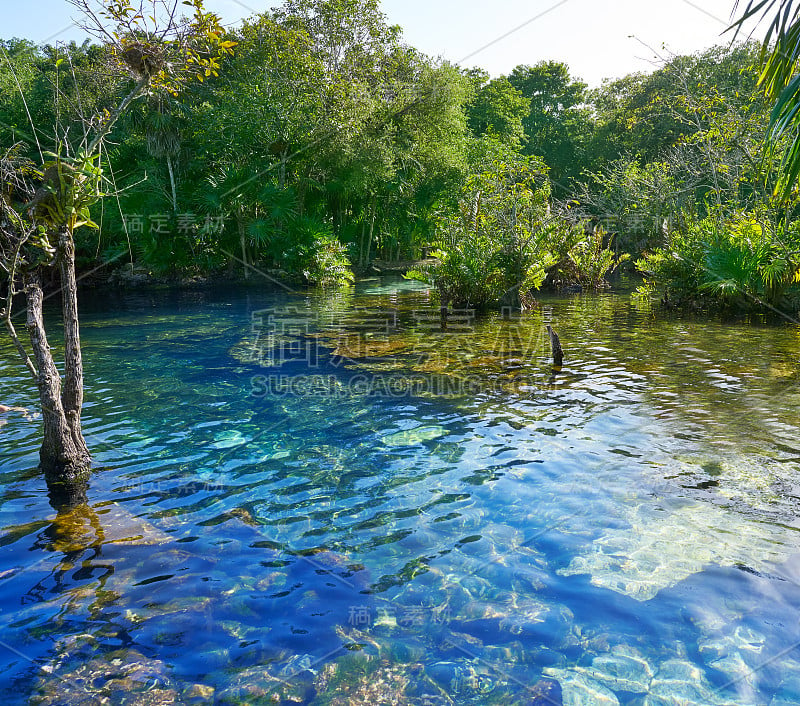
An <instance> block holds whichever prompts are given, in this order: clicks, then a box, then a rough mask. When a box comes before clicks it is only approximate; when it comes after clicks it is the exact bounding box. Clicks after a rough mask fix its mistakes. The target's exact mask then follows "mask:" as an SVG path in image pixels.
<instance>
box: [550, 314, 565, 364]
mask: <svg viewBox="0 0 800 706" xmlns="http://www.w3.org/2000/svg"><path fill="white" fill-rule="evenodd" d="M547 334H548V335H549V336H550V351H551V352H552V354H553V367H556V368H560V367H561V365H562V363H563V362H564V351H563V350H562V349H561V340H560V339H559V338H558V334H557V333H556V332H555V331H553V327H552V326H550V324H547Z"/></svg>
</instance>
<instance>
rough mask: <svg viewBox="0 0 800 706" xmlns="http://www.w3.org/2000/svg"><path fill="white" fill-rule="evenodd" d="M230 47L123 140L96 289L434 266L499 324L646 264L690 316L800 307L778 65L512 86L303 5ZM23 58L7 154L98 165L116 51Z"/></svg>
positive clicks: (14, 84)
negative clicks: (86, 155) (776, 123)
mask: <svg viewBox="0 0 800 706" xmlns="http://www.w3.org/2000/svg"><path fill="white" fill-rule="evenodd" d="M227 40H228V41H230V42H235V43H236V47H235V51H234V53H233V55H232V56H230V57H227V58H226V59H224V60H223V61H222V62H221V63H220V66H219V68H218V69H217V70H209V71H207V72H206V73H205V75H201V77H200V78H202V79H203V80H202V81H195V82H193V83H192V84H191V85H189V86H187V87H185V89H184V90H182V91H180V92H179V93H177V92H174V93H173V92H171V91H170V90H153V91H150V92H149V93H148V95H147V96H145V97H144V98H142V99H140V100H139V101H137V102H136V103H135V104H134V105H133V106H132V107H131V109H129V110H128V112H127V113H126V114H125V115H123V116H122V117H121V118H120V120H119V121H118V122H117V125H116V127H115V130H114V132H113V135H112V138H113V139H112V140H110V141H109V142H108V143H107V144H106V146H105V148H104V150H103V152H102V160H101V164H100V165H98V168H102V173H103V175H104V176H103V179H104V181H103V183H102V192H103V193H104V194H105V198H99V197H98V198H97V199H95V201H96V202H95V203H94V204H93V205H91V213H90V214H88V213H87V216H89V215H90V216H91V218H89V217H87V218H86V220H87V221H89V220H91V221H94V222H96V223H97V224H98V225H99V226H100V227H99V228H98V229H91V228H82V229H80V230H78V231H77V232H76V238H77V254H78V266H79V268H82V269H84V270H89V269H91V268H94V267H97V266H98V265H102V264H106V263H107V270H114V269H119V270H120V272H121V274H123V275H130V274H131V273H132V274H134V275H135V274H137V273H141V274H142V275H155V276H159V277H173V278H187V277H191V276H194V275H214V276H220V275H223V274H226V273H228V274H234V273H235V274H237V275H238V274H240V273H241V274H243V275H245V276H248V275H252V272H253V271H254V270H261V271H269V273H270V274H275V273H279V274H281V275H283V276H286V277H289V278H295V279H297V280H304V281H307V282H311V283H319V284H332V283H347V282H349V281H352V278H353V276H354V274H353V273H354V272H356V273H357V272H359V271H365V270H366V269H367V268H368V267H369V265H370V263H371V262H372V261H373V260H375V259H376V258H379V259H381V260H390V261H400V260H412V259H417V258H419V257H420V256H421V255H422V254H423V252H427V251H433V253H434V254H435V255H436V257H437V258H438V259H437V261H436V262H429V263H428V264H426V265H423V266H421V267H418V268H416V269H415V270H414V271H413V272H412V276H415V277H419V278H422V279H425V280H427V281H429V282H431V283H432V284H434V285H435V286H436V287H437V289H438V291H439V292H440V294H441V296H442V299H443V301H444V303H452V304H454V305H473V306H479V307H481V306H491V305H496V304H498V303H500V304H504V305H522V306H524V305H526V304H527V303H528V302H529V301H530V293H531V291H533V290H535V289H537V288H539V287H541V286H547V285H549V286H554V287H569V286H573V287H574V286H581V287H584V288H589V289H597V288H600V287H602V286H604V283H605V277H606V276H607V275H608V273H609V272H611V271H613V270H614V269H615V268H616V267H617V266H618V265H619V264H620V263H621V262H623V261H625V260H629V262H628V263H627V264H626V265H625V266H626V267H634V266H635V267H636V268H637V269H638V271H639V272H641V273H642V274H643V276H644V279H645V289H647V290H648V291H652V292H656V291H657V292H658V293H659V295H661V296H663V297H664V300H665V301H666V302H669V303H672V304H676V305H686V304H689V305H692V306H698V305H709V306H710V305H714V306H720V305H721V306H726V307H736V308H742V307H744V308H750V307H753V306H755V307H762V306H764V305H768V306H770V307H774V308H779V309H781V310H787V309H788V310H790V311H796V310H797V307H798V294H799V293H800V287H798V280H799V279H800V259H798V254H799V253H800V225H798V223H797V222H796V221H795V220H794V216H795V205H796V198H797V195H796V193H795V191H793V190H792V189H788V190H787V189H779V190H778V191H777V192H775V185H776V183H778V166H779V163H780V158H779V156H776V155H778V154H779V150H775V149H773V150H771V151H765V149H764V147H765V140H766V138H767V136H768V131H769V114H770V106H769V105H768V104H767V103H766V101H765V100H764V98H763V97H762V94H761V90H760V89H759V88H758V86H757V81H758V76H759V70H758V63H759V50H758V47H756V46H753V45H748V44H738V45H733V46H732V47H730V48H714V49H710V50H708V51H706V52H704V53H702V54H699V55H697V56H678V57H672V58H670V59H669V60H666V61H665V62H664V65H663V66H662V67H661V68H660V69H659V70H657V71H655V72H653V73H651V74H632V75H629V76H626V77H624V78H621V79H619V80H616V81H612V82H608V83H606V84H604V85H603V86H602V87H601V88H599V89H596V90H592V91H590V90H589V89H588V88H587V86H586V85H585V84H584V83H582V82H581V81H580V80H578V79H576V78H575V77H573V76H571V75H570V72H569V69H568V67H567V66H566V65H564V64H562V63H558V62H554V61H552V62H542V63H539V64H537V65H535V66H519V67H517V68H515V69H514V70H513V71H512V72H511V73H510V74H509V75H508V76H502V77H498V78H494V79H491V78H490V77H489V76H488V75H487V74H486V73H485V72H484V71H482V70H480V69H477V68H465V67H459V66H454V65H452V64H449V63H447V62H443V61H440V60H434V59H431V58H430V57H427V56H425V55H423V54H421V53H420V52H419V51H417V50H415V49H414V48H413V47H410V46H408V45H407V44H405V43H404V42H403V41H402V35H401V30H400V28H398V27H393V26H390V25H389V24H387V21H386V18H385V17H384V16H383V15H382V13H381V12H380V10H379V6H378V2H377V0H285V2H284V4H283V5H282V6H281V7H280V8H279V9H276V10H274V11H273V12H271V13H265V14H262V15H259V16H254V17H253V18H251V19H250V20H249V21H247V22H246V23H245V24H244V25H243V26H242V27H241V28H238V29H236V30H232V31H231V32H230V36H229V37H227ZM0 48H1V49H2V51H1V52H0V145H2V146H3V148H4V151H5V149H6V148H8V149H11V148H12V146H16V147H15V148H14V149H15V150H16V151H15V154H16V155H17V156H20V155H21V156H26V157H30V158H32V159H34V160H39V161H41V156H40V155H39V154H38V150H37V147H36V144H35V141H34V140H33V139H32V132H33V131H34V130H37V131H38V132H39V134H38V136H39V137H40V142H41V143H43V144H44V143H46V144H48V145H55V150H56V151H58V152H59V153H60V154H63V155H74V154H77V153H78V152H79V148H80V144H81V141H82V139H83V136H84V135H85V130H86V122H87V116H92V115H102V112H103V111H104V110H109V109H111V108H112V107H113V106H114V105H116V104H117V103H118V100H119V96H118V87H117V86H118V84H117V77H116V76H115V75H114V71H112V69H111V68H110V67H111V65H112V60H111V57H110V55H109V49H108V48H105V47H102V46H97V45H93V44H91V43H88V42H87V43H85V44H83V45H80V46H79V45H76V44H71V45H69V46H45V47H37V46H35V45H33V44H32V43H30V42H28V41H26V40H22V39H8V40H5V41H3V42H2V43H1V44H0ZM168 88H169V87H167V89H168ZM33 126H35V127H33ZM785 139H788V138H785ZM776 194H777V195H776Z"/></svg>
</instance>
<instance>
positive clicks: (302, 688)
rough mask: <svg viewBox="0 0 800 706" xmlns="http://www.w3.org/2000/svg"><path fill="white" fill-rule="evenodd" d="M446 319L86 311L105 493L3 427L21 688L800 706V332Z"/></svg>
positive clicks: (2, 487) (248, 308)
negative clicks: (51, 479)
mask: <svg viewBox="0 0 800 706" xmlns="http://www.w3.org/2000/svg"><path fill="white" fill-rule="evenodd" d="M437 311H438V310H437V309H436V307H435V306H434V305H433V304H432V302H431V301H430V299H429V296H428V293H427V292H426V291H424V290H422V289H419V288H418V287H417V286H415V285H411V284H408V283H399V284H398V283H394V284H393V283H386V284H380V283H377V282H371V283H370V282H368V283H363V284H361V285H359V287H358V288H357V290H356V291H355V293H349V294H342V293H339V294H311V295H300V294H297V295H292V294H286V295H280V296H279V295H275V294H269V293H265V294H259V293H254V292H253V291H248V292H237V293H210V292H202V293H197V292H193V293H186V292H184V293H164V294H135V295H129V296H124V297H119V298H109V297H103V298H97V299H92V298H85V300H84V312H85V318H84V326H83V336H84V349H85V355H86V359H87V369H88V370H87V404H86V411H85V429H86V436H87V440H88V442H89V445H90V447H91V448H92V450H93V452H94V455H95V460H96V466H97V471H96V473H95V474H94V476H93V478H92V481H91V487H90V490H89V505H88V506H84V507H82V508H78V509H77V510H75V511H73V512H71V513H63V512H62V513H61V514H60V515H57V513H56V512H55V511H54V510H53V509H52V508H51V507H50V505H49V503H48V498H47V493H46V489H45V486H44V482H43V480H42V478H41V477H40V476H39V474H38V473H37V472H36V470H35V469H36V461H37V459H36V455H37V435H38V421H36V420H34V421H30V420H27V419H24V418H23V417H22V416H21V415H14V414H12V415H6V416H5V417H4V418H3V419H5V420H6V421H7V424H6V425H5V426H3V427H2V428H0V547H2V549H1V550H0V693H3V694H4V696H6V701H7V702H9V703H29V702H31V700H34V701H35V700H36V699H39V700H40V702H43V703H94V702H99V701H91V699H98V698H100V697H101V696H105V697H107V698H110V699H111V701H110V702H111V703H123V702H125V703H127V702H126V701H125V700H124V699H123V697H122V696H121V695H122V694H123V693H128V692H133V693H139V694H140V697H141V699H145V698H146V697H147V695H149V698H152V699H157V698H162V697H163V698H166V697H164V694H174V695H176V697H177V699H178V701H180V702H185V703H202V702H209V703H211V702H217V703H274V702H278V703H298V702H299V703H303V702H306V703H319V704H321V703H361V702H362V701H363V702H364V703H367V702H369V703H392V701H391V698H394V697H396V698H397V699H399V701H396V702H397V703H415V704H416V703H419V704H423V703H426V704H427V703H430V704H438V703H442V704H445V703H521V704H522V703H525V704H530V703H560V702H562V701H563V703H565V704H584V703H585V704H595V703H596V704H606V703H608V704H613V703H621V704H637V705H638V704H679V703H681V704H682V703H697V704H774V705H776V706H777V705H778V704H793V703H800V648H798V645H799V644H800V587H798V580H800V563H798V560H797V556H798V554H799V553H800V535H798V531H797V528H798V520H797V508H798V490H799V489H800V484H799V483H798V480H797V478H798V465H799V464H800V431H798V421H800V407H799V406H798V402H800V387H798V382H800V378H799V377H798V363H797V350H798V343H799V342H800V327H798V326H795V325H792V324H786V325H772V326H767V325H759V324H735V323H722V322H715V321H702V320H691V319H680V318H671V319H665V318H663V317H657V316H656V315H655V314H654V313H653V312H652V311H651V310H649V309H648V308H647V307H646V306H644V305H641V304H637V303H636V302H632V301H631V300H630V299H629V298H628V297H627V296H625V295H615V294H608V295H603V296H598V297H589V296H576V297H571V298H560V299H553V300H548V301H545V302H544V303H543V307H542V309H541V310H539V311H535V312H531V313H530V314H526V315H524V316H523V317H521V318H520V317H514V316H512V317H507V318H504V317H502V316H500V315H490V316H487V317H482V318H479V319H478V320H474V321H473V320H463V321H460V320H458V319H456V320H455V321H454V322H452V323H451V328H450V330H449V331H448V332H444V333H443V332H441V331H438V330H437V329H436V326H435V319H436V314H437ZM376 312H377V313H376ZM547 321H552V322H553V325H554V327H555V328H556V330H557V331H558V332H559V334H560V336H561V339H562V343H563V345H564V349H565V351H566V361H565V365H564V368H563V370H561V371H560V372H558V373H553V372H552V370H551V368H550V366H549V364H548V360H547V353H548V351H547V347H546V343H547V342H546V339H545V335H544V324H545V323H546V322H547ZM0 402H2V403H4V404H13V405H20V406H25V407H31V408H35V395H34V390H33V388H32V386H31V385H30V383H29V381H28V380H27V379H26V378H25V377H24V375H23V374H22V372H21V369H20V367H19V365H18V364H17V362H16V360H15V358H14V356H13V351H12V350H11V348H10V347H9V346H8V345H6V344H5V343H4V344H2V347H0ZM543 680H545V681H543ZM546 680H549V681H546ZM553 682H558V684H559V686H560V695H559V689H556V688H555V687H554V686H553ZM370 689H372V690H373V691H370ZM546 689H549V691H546ZM545 691H546V694H547V695H546V696H543V695H542V694H543V693H545ZM273 697H274V698H275V699H277V701H275V700H273ZM125 698H129V699H132V698H134V697H130V696H129V697H125ZM87 699H89V700H87ZM192 699H194V701H193V700H192ZM280 699H283V701H280ZM537 699H539V700H538V701H537ZM129 702H130V703H151V702H152V701H145V700H142V701H135V700H133V701H129ZM155 702H158V701H157V700H156V701H155Z"/></svg>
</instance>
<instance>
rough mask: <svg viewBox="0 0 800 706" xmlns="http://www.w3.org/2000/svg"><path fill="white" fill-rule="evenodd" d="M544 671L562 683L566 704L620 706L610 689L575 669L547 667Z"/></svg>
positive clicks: (567, 705)
mask: <svg viewBox="0 0 800 706" xmlns="http://www.w3.org/2000/svg"><path fill="white" fill-rule="evenodd" d="M544 673H545V674H546V675H548V676H550V677H553V678H554V679H556V680H557V681H558V683H559V684H560V685H561V694H562V701H563V704H564V706H619V699H617V697H616V695H615V694H614V693H613V692H612V691H611V690H610V689H608V688H606V687H605V686H603V685H602V684H600V683H599V682H596V681H594V680H593V679H590V678H589V677H587V676H586V675H584V674H581V673H579V672H577V671H575V670H574V669H551V668H545V670H544Z"/></svg>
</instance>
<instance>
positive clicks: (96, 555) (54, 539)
mask: <svg viewBox="0 0 800 706" xmlns="http://www.w3.org/2000/svg"><path fill="white" fill-rule="evenodd" d="M85 493H86V487H85V486H84V487H83V488H82V489H81V488H72V489H71V491H70V493H69V495H68V496H61V497H54V496H53V494H51V505H52V506H53V508H54V509H55V510H56V513H57V514H56V517H55V519H54V520H53V522H52V523H51V524H50V525H48V526H47V527H45V528H44V530H42V532H41V533H40V534H39V536H38V537H37V539H36V541H35V542H34V543H33V546H32V549H37V550H40V551H41V552H43V553H45V552H48V553H62V554H63V557H62V558H61V560H60V561H59V562H58V563H57V564H56V565H55V566H54V567H53V569H52V570H51V571H50V573H49V574H47V575H46V576H44V577H43V578H41V579H40V580H38V581H37V582H36V583H35V584H34V585H33V586H31V588H30V589H29V590H28V591H27V592H26V593H25V594H24V595H23V601H24V602H43V601H47V600H52V598H53V596H54V595H56V596H62V595H63V596H65V597H66V600H65V601H64V603H63V605H62V607H61V610H60V611H59V618H63V617H64V616H66V615H70V614H77V613H79V612H80V605H81V604H83V602H84V601H85V599H86V592H87V589H88V586H83V585H81V584H82V583H83V582H84V581H89V582H97V584H96V585H95V586H92V587H91V589H89V590H91V592H92V593H94V594H95V596H100V595H102V596H103V604H104V605H107V604H108V603H110V602H113V601H114V600H116V599H117V598H118V597H119V596H118V595H117V594H116V593H114V592H109V591H106V590H105V586H106V583H107V581H108V580H109V578H110V577H111V576H112V575H113V574H114V565H113V564H112V563H111V562H103V561H102V556H103V546H104V545H105V544H106V541H107V538H106V528H104V526H103V524H102V522H101V520H100V517H99V516H98V514H97V513H96V512H95V510H94V509H93V508H92V507H91V505H89V503H88V502H87V501H86V494H85ZM93 605H96V604H93Z"/></svg>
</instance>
